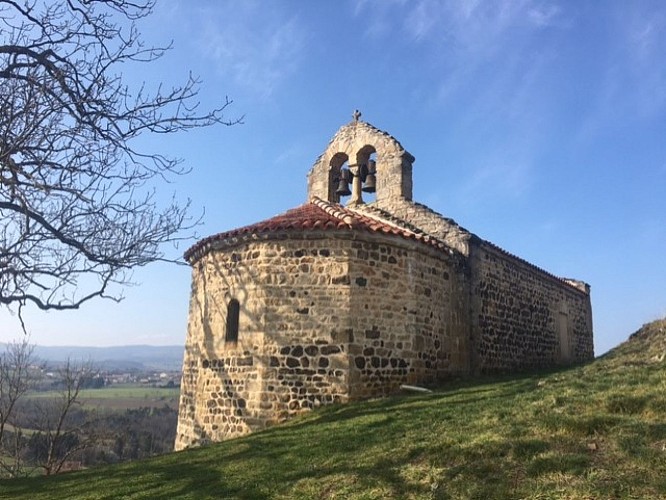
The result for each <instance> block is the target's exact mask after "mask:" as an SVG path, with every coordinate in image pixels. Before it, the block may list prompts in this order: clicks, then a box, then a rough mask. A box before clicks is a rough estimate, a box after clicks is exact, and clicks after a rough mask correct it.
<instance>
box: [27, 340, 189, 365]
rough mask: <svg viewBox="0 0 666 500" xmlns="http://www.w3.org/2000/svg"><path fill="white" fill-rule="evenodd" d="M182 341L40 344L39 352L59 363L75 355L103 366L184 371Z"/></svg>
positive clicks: (40, 356) (37, 353)
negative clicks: (95, 344) (82, 344)
mask: <svg viewBox="0 0 666 500" xmlns="http://www.w3.org/2000/svg"><path fill="white" fill-rule="evenodd" d="M183 352H184V348H183V346H182V345H167V346H151V345H127V346H114V347H84V346H40V345H38V346H36V347H35V353H34V354H35V356H36V357H37V358H39V359H41V360H43V361H46V362H48V363H53V364H58V363H63V362H65V361H67V359H68V358H69V359H72V360H76V361H81V360H83V361H88V360H90V361H92V362H93V363H94V364H95V366H96V367H97V368H98V369H101V370H139V371H147V370H158V371H180V370H181V368H182V364H183Z"/></svg>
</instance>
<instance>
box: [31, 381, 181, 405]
mask: <svg viewBox="0 0 666 500" xmlns="http://www.w3.org/2000/svg"><path fill="white" fill-rule="evenodd" d="M58 395H59V392H58V391H48V392H38V393H34V394H31V395H30V397H31V398H53V397H58ZM179 396H180V389H179V388H178V387H173V388H163V387H145V386H139V385H129V384H128V385H121V386H111V387H104V388H101V389H86V390H83V391H81V397H80V401H81V402H82V403H83V404H84V405H85V406H86V407H90V408H108V409H114V410H117V409H123V408H141V407H145V406H149V407H151V406H152V407H162V406H164V405H167V406H169V407H171V408H177V407H178V398H179Z"/></svg>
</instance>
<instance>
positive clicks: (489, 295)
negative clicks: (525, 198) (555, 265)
mask: <svg viewBox="0 0 666 500" xmlns="http://www.w3.org/2000/svg"><path fill="white" fill-rule="evenodd" d="M470 249H471V253H470V266H471V274H472V283H471V285H472V288H471V293H472V298H471V306H472V307H471V310H472V315H471V322H472V330H473V337H474V353H473V355H472V356H473V365H474V371H476V372H510V371H518V370H530V369H540V368H545V367H549V366H553V365H557V364H565V363H576V362H583V361H587V360H589V359H592V358H593V357H594V353H593V340H592V313H591V305H590V296H589V293H586V292H585V291H584V290H581V289H578V288H576V287H574V286H571V285H569V284H566V283H564V282H563V281H562V280H559V279H558V278H555V277H554V276H551V275H549V274H547V273H545V272H543V271H541V270H539V269H537V268H535V267H534V266H531V265H530V264H528V263H526V262H524V261H521V260H519V259H517V258H515V257H513V256H511V255H508V254H506V253H505V252H503V251H502V250H500V249H498V248H497V247H494V246H492V245H489V244H487V243H485V242H477V243H475V244H473V245H472V246H471V247H470Z"/></svg>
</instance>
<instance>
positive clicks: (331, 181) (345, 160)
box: [328, 153, 351, 203]
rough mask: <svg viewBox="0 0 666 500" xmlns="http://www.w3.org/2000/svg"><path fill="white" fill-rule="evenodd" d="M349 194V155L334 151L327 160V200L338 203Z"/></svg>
mask: <svg viewBox="0 0 666 500" xmlns="http://www.w3.org/2000/svg"><path fill="white" fill-rule="evenodd" d="M349 195H351V176H350V175H349V157H348V156H347V155H346V154H345V153H336V154H334V155H333V158H331V161H330V162H329V169H328V200H329V201H331V202H334V203H340V200H341V199H342V198H344V197H346V196H349Z"/></svg>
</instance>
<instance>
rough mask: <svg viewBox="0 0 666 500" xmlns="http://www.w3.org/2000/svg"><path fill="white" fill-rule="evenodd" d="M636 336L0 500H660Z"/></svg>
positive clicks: (6, 484) (33, 487)
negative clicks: (595, 351)
mask: <svg viewBox="0 0 666 500" xmlns="http://www.w3.org/2000/svg"><path fill="white" fill-rule="evenodd" d="M642 332H643V333H641V334H639V335H634V336H633V338H632V339H631V340H630V341H628V342H627V343H625V344H623V345H622V346H620V347H619V348H618V349H616V350H615V351H613V352H611V353H610V354H608V355H606V356H604V357H603V358H601V359H599V360H597V361H595V362H594V363H591V364H589V365H587V366H584V367H578V368H574V369H570V370H566V371H561V372H557V373H551V374H547V375H535V376H526V377H518V378H516V377H514V378H506V379H494V380H482V381H471V382H466V383H462V384H457V385H455V386H454V385H448V386H445V387H442V388H441V389H440V390H439V391H438V392H436V393H433V394H430V395H418V396H411V395H410V396H402V397H395V398H391V399H385V400H377V401H370V402H364V403H359V404H353V405H347V406H335V407H326V408H322V409H320V410H318V411H316V412H313V413H310V414H308V415H305V416H303V417H302V418H299V419H296V420H294V421H291V422H289V423H288V424H286V425H282V426H279V427H275V428H272V429H269V430H267V431H264V432H260V433H256V434H254V435H251V436H248V437H245V438H242V439H236V440H232V441H228V442H225V443H221V444H218V445H214V446H210V447H207V448H202V449H197V450H191V451H186V452H180V453H172V454H170V455H166V456H162V457H158V458H156V459H151V460H146V461H140V462H134V463H129V464H122V465H119V466H113V467H105V468H99V469H93V470H88V471H83V472H76V473H70V474H63V475H60V476H56V477H50V478H30V479H21V480H15V481H2V482H0V497H2V498H30V499H40V498H44V499H46V498H48V499H55V498H68V499H76V498H95V499H98V498H193V499H194V498H196V499H200V498H367V499H370V498H378V499H379V498H382V499H383V498H400V499H402V498H483V499H486V498H543V499H545V498H666V359H664V356H666V320H665V321H661V322H655V323H653V324H652V325H650V326H649V327H647V329H646V330H644V331H643V330H642ZM645 332H647V333H645Z"/></svg>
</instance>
